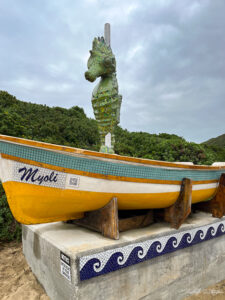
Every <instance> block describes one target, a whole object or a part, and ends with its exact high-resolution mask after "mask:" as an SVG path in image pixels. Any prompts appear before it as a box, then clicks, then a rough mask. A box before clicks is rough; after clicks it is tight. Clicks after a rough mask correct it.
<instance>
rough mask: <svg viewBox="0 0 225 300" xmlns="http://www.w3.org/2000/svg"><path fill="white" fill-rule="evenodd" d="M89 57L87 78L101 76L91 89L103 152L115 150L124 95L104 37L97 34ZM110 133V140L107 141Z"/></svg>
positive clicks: (112, 55)
mask: <svg viewBox="0 0 225 300" xmlns="http://www.w3.org/2000/svg"><path fill="white" fill-rule="evenodd" d="M90 54H91V55H90V57H89V59H88V64H87V66H88V71H87V72H85V78H86V79H87V80H89V81H91V82H93V81H95V79H96V78H97V77H101V79H100V82H99V83H98V84H97V86H96V87H95V89H94V90H93V93H92V107H93V110H94V115H95V118H96V120H97V124H98V129H99V133H100V139H101V148H100V152H104V153H114V144H115V134H114V131H115V126H116V125H117V124H118V123H119V121H120V107H121V102H122V96H121V95H119V94H118V82H117V79H116V59H115V56H114V54H113V53H112V50H111V47H110V46H108V45H107V44H106V42H105V39H104V38H103V37H101V38H99V37H98V38H95V39H94V41H93V45H92V50H91V51H90ZM110 137H111V142H108V140H110Z"/></svg>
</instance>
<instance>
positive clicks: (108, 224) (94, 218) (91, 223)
mask: <svg viewBox="0 0 225 300" xmlns="http://www.w3.org/2000/svg"><path fill="white" fill-rule="evenodd" d="M73 223H74V224H77V225H79V226H82V227H86V228H89V229H92V230H94V231H98V232H101V234H102V235H103V236H105V237H109V238H111V239H114V240H118V239H119V222H118V204H117V198H112V200H111V201H110V202H109V203H108V204H107V205H106V206H104V207H102V208H100V209H98V210H94V211H89V212H85V214H84V218H82V219H79V220H74V221H73Z"/></svg>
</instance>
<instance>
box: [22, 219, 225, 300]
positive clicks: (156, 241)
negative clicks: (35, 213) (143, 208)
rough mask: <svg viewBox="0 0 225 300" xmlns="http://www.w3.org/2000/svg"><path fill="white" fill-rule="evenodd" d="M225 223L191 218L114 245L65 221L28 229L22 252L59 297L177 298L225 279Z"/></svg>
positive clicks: (126, 236)
mask: <svg viewBox="0 0 225 300" xmlns="http://www.w3.org/2000/svg"><path fill="white" fill-rule="evenodd" d="M224 235H225V218H222V219H215V218H212V217H211V216H210V215H209V214H206V213H196V214H193V215H191V216H190V217H189V218H188V220H187V221H186V223H185V224H183V225H182V226H181V228H180V229H179V230H175V229H171V228H170V227H169V225H168V224H166V223H160V224H153V225H150V226H148V227H146V228H142V229H137V230H130V231H127V232H124V233H121V234H120V240H119V241H114V240H110V239H107V238H104V237H102V236H101V235H100V234H98V233H94V232H92V231H90V230H87V229H84V228H81V227H77V226H75V225H71V224H65V223H62V222H58V223H52V224H41V225H30V226H23V251H24V254H25V257H26V259H27V262H28V264H29V265H30V267H31V268H32V271H33V273H34V274H35V275H36V277H37V279H38V280H39V282H40V283H41V284H42V285H43V287H44V288H45V290H46V292H47V294H48V295H49V297H50V298H51V299H53V300H58V299H60V300H63V299H65V300H70V299H82V300H85V299H87V300H92V299H93V300H101V299H107V300H111V299H112V300H114V299H121V300H123V299H126V300H128V299H129V300H132V299H135V300H137V299H151V300H153V299H157V300H158V299H166V300H170V299H171V300H176V299H184V298H185V297H187V296H189V295H191V294H193V293H197V292H199V291H200V290H201V289H203V288H205V287H207V286H210V285H212V284H214V283H216V282H219V281H221V280H223V279H225V236H224Z"/></svg>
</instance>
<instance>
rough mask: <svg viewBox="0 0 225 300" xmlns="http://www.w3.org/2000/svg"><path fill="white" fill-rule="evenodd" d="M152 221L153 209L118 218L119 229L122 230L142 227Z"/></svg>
mask: <svg viewBox="0 0 225 300" xmlns="http://www.w3.org/2000/svg"><path fill="white" fill-rule="evenodd" d="M153 222H154V220H153V210H149V211H148V212H147V213H146V214H143V215H140V216H133V217H130V218H124V219H119V231H120V232H122V231H126V230H129V229H134V228H143V227H146V226H148V225H150V224H151V223H153Z"/></svg>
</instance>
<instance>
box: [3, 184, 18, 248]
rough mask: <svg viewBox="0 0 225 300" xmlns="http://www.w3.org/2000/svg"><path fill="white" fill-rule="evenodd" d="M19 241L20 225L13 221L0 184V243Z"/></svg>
mask: <svg viewBox="0 0 225 300" xmlns="http://www.w3.org/2000/svg"><path fill="white" fill-rule="evenodd" d="M13 240H17V241H20V240H21V225H20V224H19V223H18V222H16V220H15V219H14V217H13V215H12V213H11V211H10V209H9V205H8V202H7V199H6V195H5V192H4V190H3V187H2V184H1V183H0V241H2V242H10V241H13Z"/></svg>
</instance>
